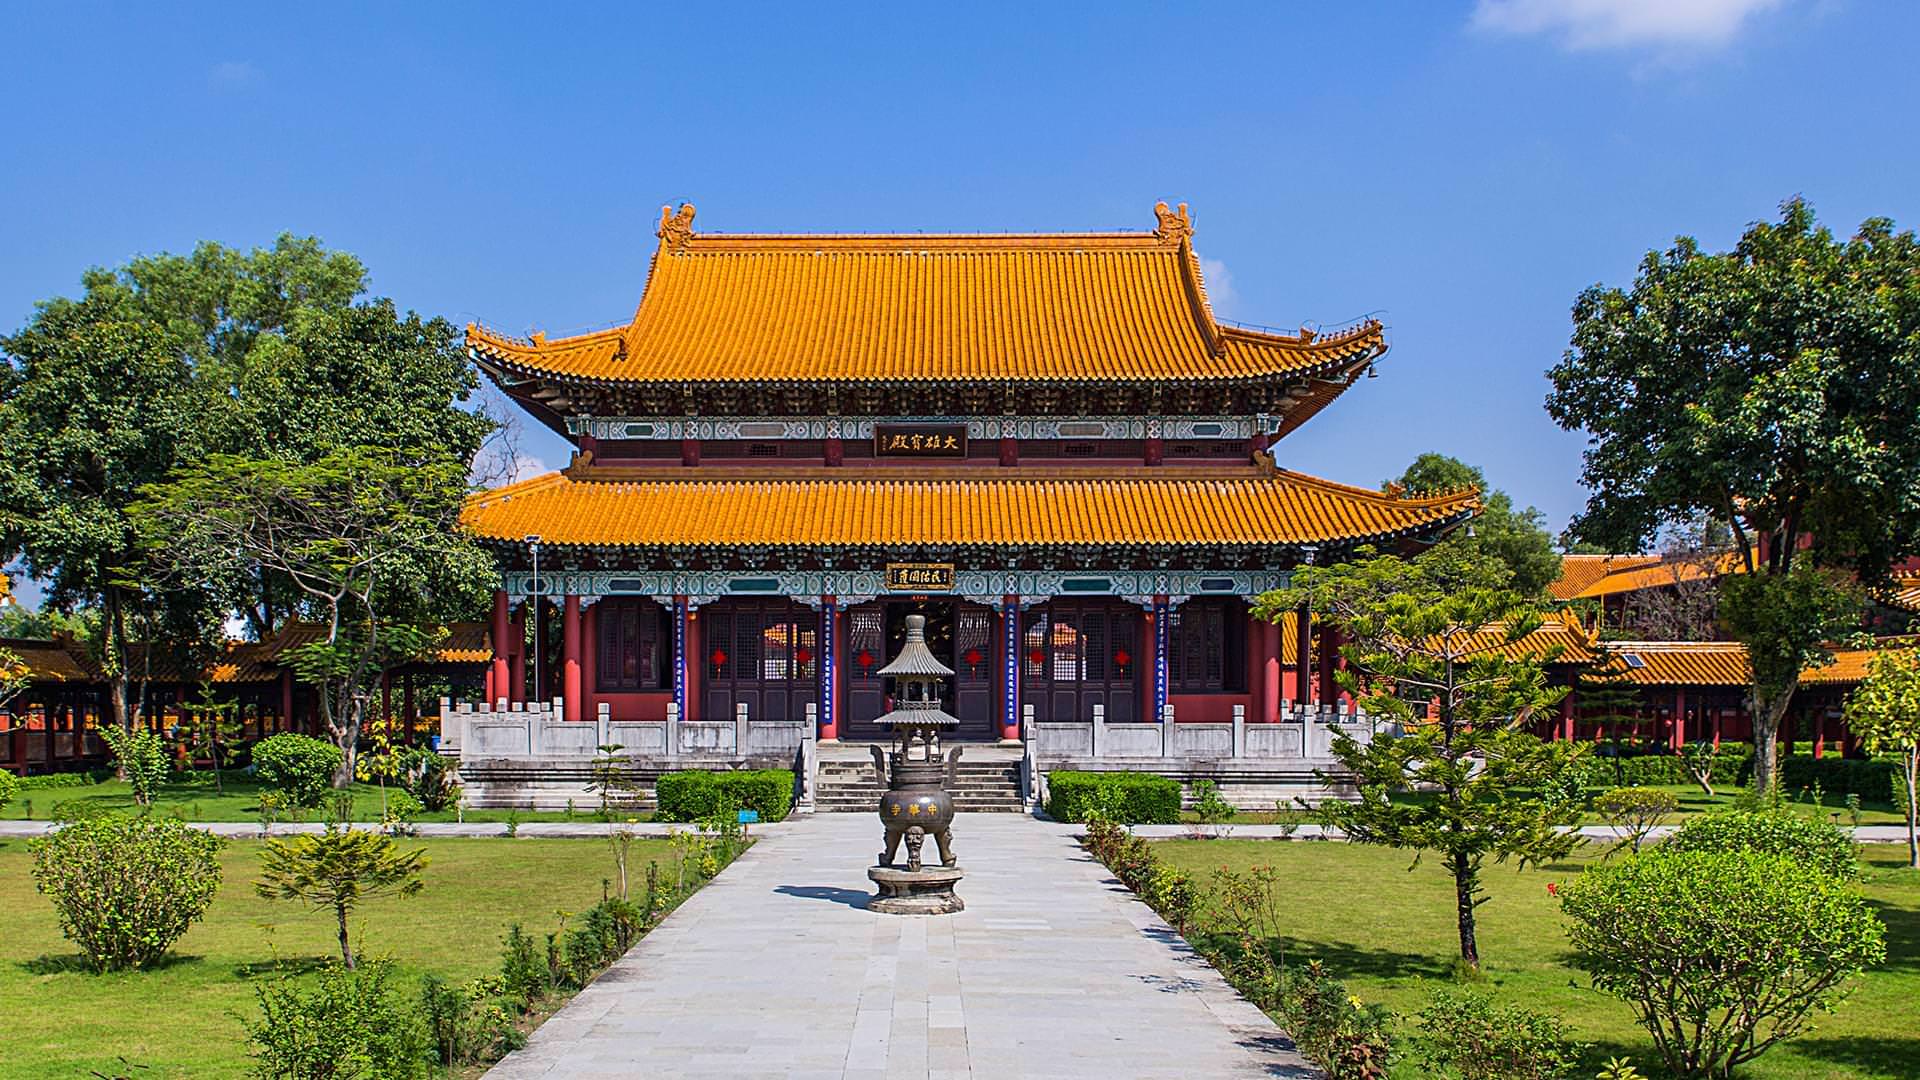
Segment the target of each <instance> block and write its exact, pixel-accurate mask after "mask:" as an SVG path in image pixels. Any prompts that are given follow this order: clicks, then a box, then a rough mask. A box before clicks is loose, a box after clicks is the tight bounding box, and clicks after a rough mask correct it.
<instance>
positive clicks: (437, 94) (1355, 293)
mask: <svg viewBox="0 0 1920 1080" xmlns="http://www.w3.org/2000/svg"><path fill="white" fill-rule="evenodd" d="M384 7H385V6H376V5H367V6H363V7H348V8H336V7H331V6H323V5H298V6H292V5H248V6H244V7H233V8H230V9H226V10H224V11H223V10H219V9H216V8H214V7H212V6H204V5H194V6H193V8H192V12H191V13H190V14H174V13H170V12H167V11H163V10H160V6H158V5H153V6H150V7H148V8H135V7H133V6H131V5H125V6H121V7H117V8H116V7H84V6H81V5H77V4H67V3H61V4H44V5H27V4H10V5H7V6H6V7H4V8H0V38H3V39H4V40H7V41H8V42H10V43H12V45H13V46H14V47H13V48H11V49H9V55H8V60H9V67H8V70H7V72H6V86H7V89H6V94H5V97H4V99H0V102H3V103H0V110H4V112H0V117H4V125H0V131H4V132H5V137H4V138H3V139H0V251H3V252H4V253H5V254H4V258H0V325H4V326H6V327H15V326H18V325H20V324H21V323H22V322H23V321H24V320H25V319H26V318H27V317H28V316H29V314H30V313H31V310H32V305H33V303H34V301H35V300H37V299H40V298H43V297H46V296H49V295H55V294H60V293H70V292H72V291H74V290H75V289H76V288H77V281H78V278H79V275H80V272H81V270H82V269H83V268H85V267H87V266H89V265H95V264H116V263H119V262H121V261H123V260H125V259H126V258H127V257H129V256H131V255H134V254H136V253H146V252H156V251H163V250H171V251H180V250H185V249H188V248H190V247H191V246H192V245H193V243H194V242H195V241H197V240H199V239H202V238H211V239H216V240H220V241H222V242H225V243H228V244H233V245H244V246H252V245H256V244H261V243H266V242H268V241H270V240H271V239H272V237H273V236H274V235H275V234H276V233H278V232H280V231H282V230H292V231H294V232H299V233H312V234H316V235H318V236H320V237H322V238H323V239H324V240H325V241H326V242H327V243H328V244H329V245H331V246H334V247H338V248H342V249H345V250H348V251H352V252H354V253H356V254H358V255H360V256H361V257H362V258H363V259H364V260H365V261H366V262H367V264H368V265H369V266H370V267H371V268H372V271H373V283H374V287H375V289H376V291H378V292H380V293H383V294H387V295H391V296H394V297H395V298H397V299H398V300H399V301H400V302H401V303H402V304H404V305H407V306H410V307H414V308H417V309H420V310H422V311H426V312H432V313H438V314H443V315H446V316H448V317H449V318H453V319H455V320H458V321H461V322H464V321H466V320H468V319H473V318H478V319H481V320H483V321H486V322H488V323H489V324H492V325H496V326H499V327H502V328H505V329H509V330H519V331H524V330H526V329H529V328H534V327H538V328H541V329H544V330H547V331H548V332H550V333H556V334H557V333H562V332H567V331H570V330H577V329H584V328H588V327H597V326H603V325H606V324H609V323H612V322H615V321H619V320H623V319H625V318H626V317H628V316H630V314H631V312H632V309H633V306H634V304H635V302H636V301H637V299H638V298H639V295H640V289H641V285H642V283H643V279H644V275H645V270H646V262H647V258H648V256H649V254H650V253H651V252H652V250H653V247H654V244H655V241H654V238H653V235H652V232H653V228H654V225H655V221H656V219H657V216H658V213H659V207H660V205H661V204H662V203H664V202H668V201H678V200H681V199H688V200H692V201H693V202H695V203H696V204H698V206H699V219H698V222H697V227H700V228H706V229H714V230H728V231H756V230H763V231H836V230H846V231H881V230H916V229H924V230H928V231H999V230H1009V231H1045V230H1065V229H1100V228H1149V227H1151V225H1152V214H1151V212H1150V207H1151V206H1152V205H1153V203H1154V201H1155V200H1156V199H1162V198H1164V199H1167V200H1169V201H1184V202H1187V203H1190V204H1191V206H1192V210H1193V214H1194V216H1195V224H1196V228H1197V236H1196V243H1197V246H1198V248H1199V250H1200V252H1201V254H1202V255H1203V256H1204V258H1205V259H1206V260H1207V266H1208V267H1209V269H1210V271H1211V279H1210V282H1209V284H1210V287H1211V291H1212V295H1213V297H1214V299H1215V301H1216V304H1217V306H1218V307H1219V309H1220V313H1221V314H1223V315H1226V316H1229V317H1233V318H1237V319H1240V320H1244V321H1250V322H1256V323H1264V324H1271V325H1276V326H1282V327H1293V326H1298V325H1300V324H1302V323H1318V324H1324V325H1329V326H1331V325H1336V324H1339V323H1343V322H1346V321H1349V320H1351V319H1353V318H1356V317H1358V316H1361V315H1363V314H1367V313H1370V312H1379V313H1381V315H1382V317H1383V318H1384V319H1385V320H1386V322H1387V323H1388V325H1389V327H1390V333H1391V340H1392V342H1393V348H1392V352H1391V354H1390V355H1389V357H1388V358H1387V360H1385V361H1383V362H1382V364H1381V366H1380V371H1381V378H1379V379H1376V380H1370V381H1366V382H1362V383H1360V384H1358V385H1357V386H1356V387H1355V389H1354V390H1353V392H1351V393H1350V394H1348V395H1347V397H1346V398H1345V399H1344V400H1342V401H1341V402H1340V403H1339V404H1338V405H1336V406H1335V407H1334V408H1332V409H1329V410H1327V411H1326V412H1324V413H1322V414H1321V415H1320V416H1319V417H1318V418H1316V419H1315V420H1314V421H1313V422H1312V423H1311V424H1309V425H1307V426H1306V427H1305V428H1303V429H1301V431H1299V432H1298V433H1296V434H1295V435H1293V436H1292V437H1291V438H1290V439H1288V440H1287V441H1286V442H1284V443H1283V444H1282V445H1281V448H1280V455H1279V456H1280V460H1281V463H1282V464H1284V465H1287V466H1290V467H1294V468H1299V469H1303V470H1306V471H1309V472H1314V473H1317V474H1320V475H1324V476H1327V477H1330V478H1333V479H1337V480H1343V481H1349V482H1353V483H1361V484H1375V483H1378V482H1379V481H1380V480H1381V479H1383V478H1385V477H1387V476H1390V475H1395V474H1397V473H1398V472H1399V471H1400V469H1401V468H1402V467H1403V466H1404V465H1405V463H1406V462H1407V461H1408V460H1410V459H1411V458H1412V457H1413V456H1414V455H1416V454H1418V453H1420V452H1421V451H1424V450H1429V449H1434V450H1441V451H1445V452H1447V453H1451V454H1455V455H1458V456H1460V457H1462V458H1464V459H1466V460H1468V461H1472V462H1475V463H1477V464H1479V465H1481V466H1483V467H1484V468H1485V470H1486V472H1487V474H1488V476H1489V478H1490V479H1491V480H1492V482H1493V483H1494V484H1495V485H1497V486H1500V487H1503V488H1505V489H1507V490H1509V491H1511V492H1512V493H1513V494H1514V496H1515V497H1516V499H1517V500H1519V501H1520V502H1522V503H1532V504H1535V505H1537V506H1539V507H1540V508H1541V509H1543V510H1544V511H1546V513H1547V515H1548V517H1549V519H1550V524H1551V526H1552V527H1553V528H1555V529H1558V528H1559V527H1560V526H1561V525H1562V524H1564V522H1565V521H1566V519H1567V518H1568V516H1569V515H1571V514H1572V513H1573V512H1574V511H1575V510H1577V509H1578V507H1579V505H1580V504H1581V502H1582V500H1583V498H1584V495H1583V493H1582V491H1581V489H1580V488H1579V486H1578V469H1579V455H1580V449H1581V443H1580V440H1579V438H1578V436H1576V435H1572V434H1568V433H1565V432H1561V431H1559V430H1558V429H1557V428H1556V427H1554V426H1553V425H1552V423H1551V422H1550V421H1549V420H1548V419H1547V417H1546V415H1545V413H1544V411H1543V410H1542V409H1541V404H1540V403H1541V399H1542V396H1543V394H1544V393H1545V391H1546V388H1547V387H1546V382H1545V379H1544V377H1543V372H1544V371H1545V369H1546V368H1547V367H1548V366H1549V365H1550V364H1552V363H1553V362H1554V361H1555V360H1556V359H1557V358H1558V357H1559V355H1560V353H1561V351H1562V349H1563V348H1564V347H1565V344H1566V338H1567V331H1568V321H1567V311H1568V308H1569V305H1570V304H1571V302H1572V300H1573V298H1574V296H1575V294H1576V293H1577V292H1578V291H1579V290H1580V289H1581V288H1582V287H1584V286H1586V285H1588V284H1590V283H1593V282H1595V281H1604V282H1609V283H1623V282H1625V281H1627V280H1629V279H1630V276H1631V274H1632V271H1633V268H1634V265H1635V263H1636V262H1637V260H1638V259H1639V257H1640V256H1641V254H1642V253H1644V252H1645V251H1646V250H1647V249H1648V248H1649V247H1655V246H1664V245H1665V244H1666V242H1667V241H1668V240H1669V239H1670V238H1671V237H1673V236H1674V235H1676V234H1678V233H1683V232H1684V233H1692V234H1694V235H1696V236H1698V237H1700V239H1701V240H1702V241H1703V242H1705V243H1706V244H1708V245H1710V246H1713V247H1724V246H1726V245H1727V244H1729V243H1730V242H1731V241H1732V240H1733V239H1734V238H1735V237H1736V236H1737V235H1738V233H1739V231H1740V229H1741V227H1742V226H1743V225H1744V224H1745V223H1747V222H1749V221H1752V220H1754V219H1756V218H1760V217H1766V216H1771V215H1772V214H1773V213H1774V210H1775V207H1776V205H1777V204H1778V203H1779V201H1780V200H1782V199H1783V198H1786V197H1787V196H1790V195H1793V194H1796V193H1799V194H1804V195H1805V196H1807V197H1808V198H1810V199H1811V200H1813V202H1814V204H1815V206H1816V207H1817V209H1818V211H1819V212H1820V214H1821V216H1822V218H1823V220H1825V221H1826V222H1828V223H1829V224H1831V225H1833V226H1834V227H1835V228H1836V229H1838V230H1841V231H1850V230H1851V229H1852V228H1853V226H1854V225H1856V224H1857V223H1858V222H1859V220H1860V219H1861V218H1863V217H1866V216H1869V215H1887V216H1891V217H1893V218H1895V219H1896V220H1897V221H1899V222H1900V223H1901V224H1902V225H1909V226H1910V225H1912V224H1914V222H1915V220H1916V219H1917V218H1920V206H1916V205H1915V203H1916V201H1917V200H1920V187H1916V185H1915V183H1914V177H1915V176H1916V175H1920V168H1917V167H1916V166H1920V139H1916V138H1915V135H1916V131H1915V128H1916V124H1917V123H1920V121H1917V120H1916V116H1920V110H1916V105H1917V104H1920V101H1917V100H1916V98H1917V97H1920V95H1916V92H1915V91H1916V78H1915V75H1914V73H1913V72H1914V62H1913V58H1912V55H1911V44H1912V42H1913V41H1914V40H1916V36H1917V35H1916V31H1920V6H1915V5H1910V4H1889V3H1875V2H1869V0H1482V2H1477V3H1476V2H1474V0H1463V2H1460V3H1442V2H1438V0H1426V2H1419V3H1413V2H1408V3H1400V4H1320V5H1311V6H1310V5H1304V4H1256V5H1247V6H1231V5H1225V4H1208V5H1203V6H1199V7H1196V8H1195V9H1194V10H1192V11H1187V12H1183V11H1178V10H1176V9H1174V8H1172V7H1168V6H1158V5H1156V6H1131V5H1124V4H1114V3H1103V4H1048V5H1039V4H1027V5H1017V6H1009V7H1004V8H999V9H992V8H986V7H980V6H977V5H946V6H942V7H938V8H936V7H935V6H932V5H888V6H880V5H874V6H870V7H861V8H855V7H846V8H834V9H825V8H822V9H819V10H806V9H803V8H801V7H800V6H798V5H778V6H776V5H771V4H768V5H757V4H737V5H727V6H726V9H725V10H723V11H720V12H718V13H716V14H712V15H709V14H706V13H705V12H702V11H701V10H699V9H700V8H701V7H702V6H701V5H674V6H672V7H663V8H657V9H639V8H636V7H633V6H631V5H619V6H613V7H609V8H607V9H604V10H597V11H596V10H588V9H580V10H566V11H562V10H556V9H552V8H547V6H544V5H528V4H515V5H510V6H509V5H494V4H472V5H452V4H443V5H412V6H410V7H409V10H407V11H402V12H395V11H388V10H383V8H384ZM555 7H556V8H557V6H555ZM528 448H529V449H530V450H532V451H533V452H534V453H535V454H536V455H538V456H539V457H541V458H543V459H544V460H545V461H546V462H547V463H548V464H549V465H557V464H559V463H562V462H563V461H564V451H563V448H562V444H561V443H560V442H559V440H557V439H555V438H553V437H552V436H550V435H546V434H545V433H544V432H540V431H538V430H534V431H530V432H529V442H528Z"/></svg>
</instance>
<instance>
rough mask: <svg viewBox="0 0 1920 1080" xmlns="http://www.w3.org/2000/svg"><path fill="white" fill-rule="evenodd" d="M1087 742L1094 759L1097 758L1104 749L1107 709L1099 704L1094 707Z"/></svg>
mask: <svg viewBox="0 0 1920 1080" xmlns="http://www.w3.org/2000/svg"><path fill="white" fill-rule="evenodd" d="M1087 741H1088V742H1089V743H1090V744H1092V746H1093V756H1094V757H1099V756H1100V752H1101V751H1102V750H1104V749H1105V748H1106V741H1107V707H1106V706H1105V705H1100V704H1095V705H1094V707H1093V730H1092V734H1090V735H1089V736H1088V737H1087Z"/></svg>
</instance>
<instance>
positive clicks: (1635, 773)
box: [1580, 742, 1753, 788]
mask: <svg viewBox="0 0 1920 1080" xmlns="http://www.w3.org/2000/svg"><path fill="white" fill-rule="evenodd" d="M1608 749H1611V746H1610V744H1608V743H1604V742H1603V743H1601V744H1599V746H1598V747H1597V748H1596V752H1594V753H1593V754H1590V755H1588V757H1587V760H1586V762H1585V763H1584V764H1583V765H1582V766H1581V771H1580V782H1581V783H1583V784H1585V785H1586V786H1588V787H1601V788H1612V787H1657V786H1660V785H1663V784H1691V783H1693V777H1691V776H1689V775H1687V765H1686V760H1685V759H1684V758H1681V757H1680V756H1678V755H1676V754H1673V753H1671V752H1669V751H1666V750H1658V749H1650V750H1647V751H1645V752H1638V751H1636V750H1633V749H1627V748H1625V747H1623V748H1622V750H1623V752H1622V753H1621V754H1620V756H1618V757H1612V756H1606V755H1605V751H1606V750H1608ZM1713 756H1714V769H1713V782H1714V785H1715V786H1716V787H1718V786H1720V785H1726V786H1729V787H1731V786H1733V785H1736V784H1744V783H1746V782H1747V780H1748V779H1750V778H1751V777H1752V775H1753V747H1751V746H1748V745H1747V744H1746V743H1721V744H1720V747H1719V749H1717V750H1715V751H1714V754H1713Z"/></svg>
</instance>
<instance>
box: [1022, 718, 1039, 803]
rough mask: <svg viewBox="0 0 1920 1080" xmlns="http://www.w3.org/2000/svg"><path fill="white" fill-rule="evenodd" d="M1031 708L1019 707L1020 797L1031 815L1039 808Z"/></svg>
mask: <svg viewBox="0 0 1920 1080" xmlns="http://www.w3.org/2000/svg"><path fill="white" fill-rule="evenodd" d="M1033 739H1034V732H1033V706H1032V705H1031V704H1027V705H1022V706H1020V745H1021V748H1022V749H1021V751H1020V784H1021V792H1020V794H1021V797H1022V798H1024V799H1025V800H1026V804H1027V812H1028V813H1032V812H1033V811H1035V810H1037V809H1039V807H1040V774H1039V771H1038V768H1037V767H1038V765H1039V764H1040V763H1039V761H1038V760H1037V759H1036V758H1035V756H1034V751H1033Z"/></svg>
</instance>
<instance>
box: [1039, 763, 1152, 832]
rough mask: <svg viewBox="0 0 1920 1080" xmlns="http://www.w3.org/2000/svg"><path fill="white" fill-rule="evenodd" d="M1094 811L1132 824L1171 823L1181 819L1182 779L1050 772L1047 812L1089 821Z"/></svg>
mask: <svg viewBox="0 0 1920 1080" xmlns="http://www.w3.org/2000/svg"><path fill="white" fill-rule="evenodd" d="M1094 810H1098V811H1099V812H1101V813H1103V814H1105V815H1106V816H1107V817H1109V818H1111V819H1112V820H1114V821H1118V822H1122V823H1124V824H1128V825H1139V824H1149V825H1171V824H1174V823H1175V822H1177V821H1179V820H1180V782H1179V781H1178V780H1174V779H1171V778H1169V777H1165V776H1156V775H1155V774H1153V773H1137V772H1099V773H1093V772H1074V771H1071V770H1065V769H1063V770H1059V771H1056V772H1051V773H1048V774H1047V813H1048V814H1049V815H1050V816H1052V817H1053V819H1054V820H1056V821H1085V820H1086V819H1087V814H1088V813H1089V812H1090V811H1094Z"/></svg>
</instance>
